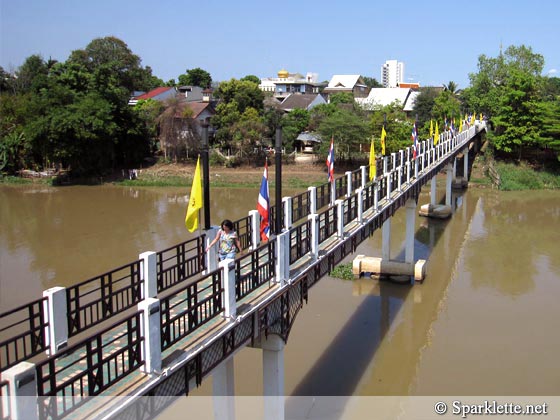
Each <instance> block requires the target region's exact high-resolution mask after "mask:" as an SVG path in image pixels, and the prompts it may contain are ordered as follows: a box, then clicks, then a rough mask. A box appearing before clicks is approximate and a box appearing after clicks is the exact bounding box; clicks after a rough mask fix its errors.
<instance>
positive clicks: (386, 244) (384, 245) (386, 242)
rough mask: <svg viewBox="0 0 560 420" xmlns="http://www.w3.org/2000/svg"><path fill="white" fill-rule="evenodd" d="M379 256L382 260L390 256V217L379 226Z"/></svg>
mask: <svg viewBox="0 0 560 420" xmlns="http://www.w3.org/2000/svg"><path fill="white" fill-rule="evenodd" d="M381 257H382V258H383V259H384V260H389V259H390V258H391V218H390V217H389V218H388V219H387V220H385V222H383V226H381Z"/></svg>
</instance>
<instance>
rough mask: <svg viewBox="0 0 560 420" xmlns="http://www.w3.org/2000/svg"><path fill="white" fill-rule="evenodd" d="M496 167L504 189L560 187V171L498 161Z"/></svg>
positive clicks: (501, 186)
mask: <svg viewBox="0 0 560 420" xmlns="http://www.w3.org/2000/svg"><path fill="white" fill-rule="evenodd" d="M495 168H496V171H497V172H498V174H499V176H500V190H502V191H520V190H544V189H560V173H559V172H558V171H553V170H550V169H546V168H545V169H535V168H533V167H532V166H529V165H528V164H526V163H520V164H515V163H507V162H496V164H495Z"/></svg>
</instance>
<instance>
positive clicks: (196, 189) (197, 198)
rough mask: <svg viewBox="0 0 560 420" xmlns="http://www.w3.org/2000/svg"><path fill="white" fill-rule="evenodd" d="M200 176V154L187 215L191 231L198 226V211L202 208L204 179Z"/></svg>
mask: <svg viewBox="0 0 560 420" xmlns="http://www.w3.org/2000/svg"><path fill="white" fill-rule="evenodd" d="M200 178H201V176H200V156H198V160H197V161H196V169H195V171H194V178H193V183H192V188H191V196H190V198H189V206H188V207H187V215H186V216H185V226H186V228H187V229H188V230H189V232H194V231H195V230H196V229H197V228H198V211H199V210H200V209H201V208H202V181H201V179H200Z"/></svg>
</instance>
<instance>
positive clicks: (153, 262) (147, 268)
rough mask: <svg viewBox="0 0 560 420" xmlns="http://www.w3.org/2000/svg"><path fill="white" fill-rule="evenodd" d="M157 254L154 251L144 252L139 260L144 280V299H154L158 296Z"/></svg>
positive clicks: (141, 275)
mask: <svg viewBox="0 0 560 420" xmlns="http://www.w3.org/2000/svg"><path fill="white" fill-rule="evenodd" d="M156 258H157V254H156V253H155V252H153V251H147V252H142V253H141V254H140V255H139V259H141V260H142V264H141V265H140V277H141V278H142V279H144V290H143V292H144V294H143V296H142V297H143V298H144V299H147V298H153V297H156V296H157V259H156Z"/></svg>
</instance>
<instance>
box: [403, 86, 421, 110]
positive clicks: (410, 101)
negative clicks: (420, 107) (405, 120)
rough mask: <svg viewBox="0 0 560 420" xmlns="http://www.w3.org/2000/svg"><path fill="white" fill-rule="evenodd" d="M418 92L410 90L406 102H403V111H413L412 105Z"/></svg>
mask: <svg viewBox="0 0 560 420" xmlns="http://www.w3.org/2000/svg"><path fill="white" fill-rule="evenodd" d="M418 95H420V92H414V91H412V92H410V95H408V98H407V99H406V103H405V104H404V107H403V111H405V112H412V111H414V105H415V104H416V98H418Z"/></svg>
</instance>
